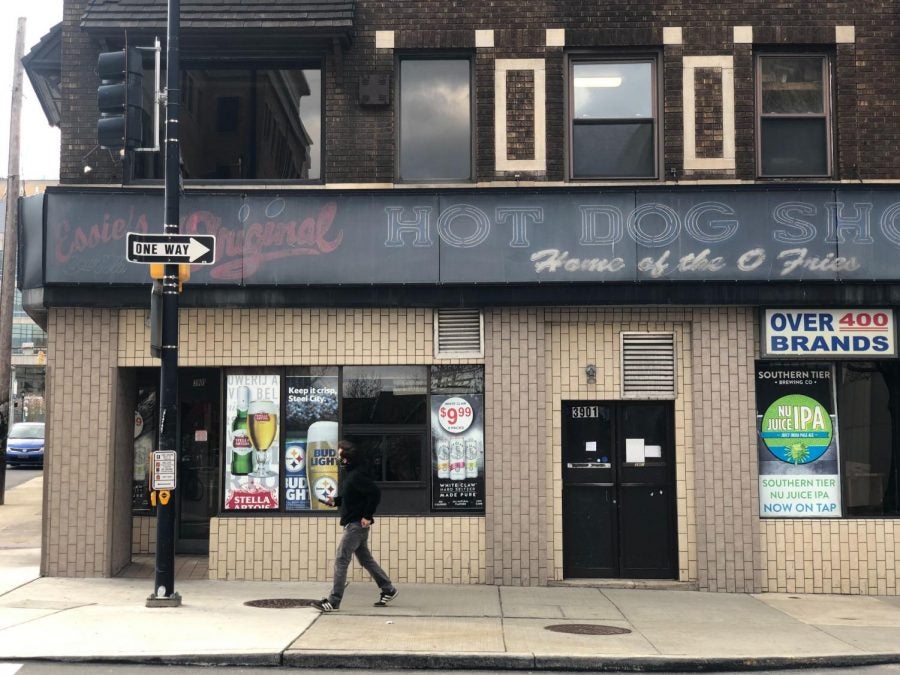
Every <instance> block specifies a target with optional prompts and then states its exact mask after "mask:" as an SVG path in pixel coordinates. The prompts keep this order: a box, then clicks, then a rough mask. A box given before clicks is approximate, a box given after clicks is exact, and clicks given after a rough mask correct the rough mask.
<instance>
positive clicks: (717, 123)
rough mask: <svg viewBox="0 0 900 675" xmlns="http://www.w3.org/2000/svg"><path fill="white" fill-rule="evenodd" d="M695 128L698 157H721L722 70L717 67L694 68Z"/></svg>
mask: <svg viewBox="0 0 900 675" xmlns="http://www.w3.org/2000/svg"><path fill="white" fill-rule="evenodd" d="M694 87H695V94H694V96H695V99H694V102H695V107H694V128H695V130H696V131H695V134H696V137H695V147H696V151H697V157H721V156H722V154H723V152H724V143H723V136H722V71H721V70H719V69H716V68H696V69H695V70H694Z"/></svg>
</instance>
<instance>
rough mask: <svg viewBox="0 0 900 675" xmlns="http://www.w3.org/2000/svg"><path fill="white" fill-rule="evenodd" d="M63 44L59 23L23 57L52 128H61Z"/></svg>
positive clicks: (27, 71)
mask: <svg viewBox="0 0 900 675" xmlns="http://www.w3.org/2000/svg"><path fill="white" fill-rule="evenodd" d="M61 42H62V23H58V24H56V25H55V26H54V27H53V28H51V29H50V32H49V33H47V34H46V35H44V36H43V37H42V38H41V39H40V40H39V41H38V43H37V44H36V45H35V46H34V47H32V48H31V50H30V51H29V52H28V53H27V54H26V55H25V56H23V57H22V66H24V68H25V72H26V73H27V74H28V79H29V80H30V81H31V86H32V87H34V91H35V93H36V94H37V97H38V101H40V104H41V108H43V109H44V115H46V116H47V122H48V123H49V124H50V126H51V127H58V126H59V102H60V98H61V95H60V89H59V82H60V43H61Z"/></svg>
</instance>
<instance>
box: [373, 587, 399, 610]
mask: <svg viewBox="0 0 900 675" xmlns="http://www.w3.org/2000/svg"><path fill="white" fill-rule="evenodd" d="M398 595H400V591H398V590H397V589H396V588H395V589H394V590H393V591H391V592H390V593H385V592H384V591H382V592H381V597H380V598H378V602H376V603H375V605H374V606H375V607H384V606H386V605H387V604H388V603H389V602H390V601H391V600H393V599H394V598H396V597H397V596H398Z"/></svg>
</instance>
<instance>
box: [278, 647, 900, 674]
mask: <svg viewBox="0 0 900 675" xmlns="http://www.w3.org/2000/svg"><path fill="white" fill-rule="evenodd" d="M891 663H900V653H888V654H843V655H834V656H765V657H753V656H748V657H696V656H632V657H628V656H567V655H541V654H529V653H507V652H499V653H497V652H483V653H465V654H460V653H442V652H367V653H359V652H344V651H315V650H289V651H286V652H285V653H284V656H283V659H282V665H284V666H286V667H294V668H357V669H369V670H378V669H381V670H384V669H388V668H394V669H397V670H404V669H409V670H413V669H417V670H570V671H586V672H589V671H594V672H602V671H605V672H610V671H616V672H618V671H630V672H660V671H668V672H710V671H731V672H738V671H754V670H769V669H785V668H826V667H830V668H834V667H859V666H875V665H883V664H891Z"/></svg>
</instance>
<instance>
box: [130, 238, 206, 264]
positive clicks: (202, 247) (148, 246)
mask: <svg viewBox="0 0 900 675" xmlns="http://www.w3.org/2000/svg"><path fill="white" fill-rule="evenodd" d="M126 257H127V258H128V262H133V263H145V264H149V263H192V264H194V265H212V264H213V263H214V262H215V261H216V238H215V237H214V236H212V235H211V234H141V233H140V232H129V233H128V253H127V256H126Z"/></svg>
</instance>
